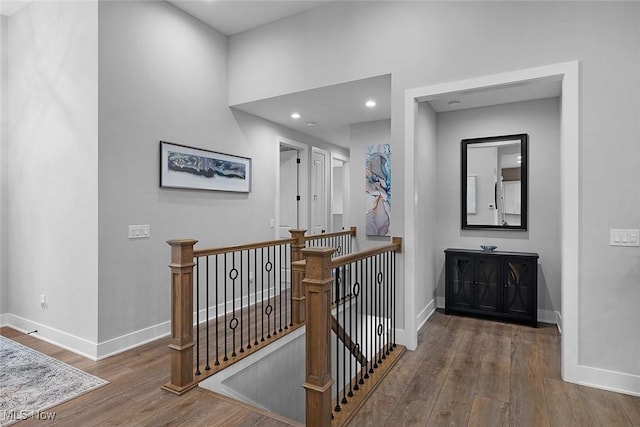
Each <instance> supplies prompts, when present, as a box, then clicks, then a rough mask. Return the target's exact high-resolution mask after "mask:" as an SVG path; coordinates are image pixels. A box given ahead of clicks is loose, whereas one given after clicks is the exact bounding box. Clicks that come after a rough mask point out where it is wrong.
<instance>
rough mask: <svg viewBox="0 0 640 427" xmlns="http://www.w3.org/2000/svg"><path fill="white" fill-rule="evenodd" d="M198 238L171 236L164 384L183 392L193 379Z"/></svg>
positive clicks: (179, 392)
mask: <svg viewBox="0 0 640 427" xmlns="http://www.w3.org/2000/svg"><path fill="white" fill-rule="evenodd" d="M197 242H198V241H197V240H169V241H168V242H167V243H168V244H169V246H171V264H169V267H170V268H171V344H169V348H170V349H171V382H169V383H167V384H165V385H164V386H163V388H164V389H165V390H168V391H170V392H172V393H176V394H182V393H184V392H186V391H187V390H189V389H191V388H192V387H194V386H195V385H196V383H194V381H193V346H194V344H193V266H194V265H195V263H194V262H193V246H194V245H195V244H196V243H197Z"/></svg>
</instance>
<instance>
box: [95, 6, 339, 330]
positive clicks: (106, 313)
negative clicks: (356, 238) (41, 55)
mask: <svg viewBox="0 0 640 427" xmlns="http://www.w3.org/2000/svg"><path fill="white" fill-rule="evenodd" d="M99 19H100V50H99V52H100V84H99V88H100V98H99V102H100V127H99V131H100V141H99V155H100V156H99V170H100V186H99V195H100V213H99V218H100V221H99V230H100V244H99V245H100V275H99V280H100V287H99V332H100V333H99V339H100V342H104V341H108V340H110V339H114V338H117V337H120V336H122V335H125V334H127V333H130V332H135V331H140V330H143V329H145V328H148V327H157V326H158V325H161V324H163V323H165V322H167V321H168V320H169V318H170V311H169V301H170V289H169V269H168V268H167V263H168V261H169V247H168V245H167V244H166V241H167V240H170V239H176V238H195V239H198V240H199V243H198V245H197V247H202V248H204V247H217V246H224V245H230V244H238V243H244V242H251V241H262V240H270V239H272V238H273V236H274V229H272V228H270V219H271V218H273V217H274V216H275V201H274V200H275V173H276V169H277V167H278V164H277V163H276V162H277V159H278V147H277V144H276V135H281V136H284V137H287V138H290V139H294V140H297V141H299V142H301V143H306V144H310V145H315V146H320V147H322V148H326V149H330V150H332V151H336V152H340V153H341V154H347V151H346V150H344V149H338V148H337V147H333V146H331V145H329V144H327V143H325V142H322V141H320V140H317V139H315V138H310V137H308V136H304V135H302V134H299V133H297V132H294V131H292V130H289V129H286V128H283V127H281V126H277V125H274V124H273V123H270V122H267V121H265V120H262V119H258V118H256V117H254V116H251V115H249V114H246V113H242V112H239V111H232V110H231V109H229V107H228V103H227V99H228V91H227V38H226V37H225V36H223V35H222V34H220V33H218V32H217V31H215V30H213V29H212V28H210V27H208V26H207V25H205V24H203V23H202V22H201V21H199V20H196V19H194V18H193V17H191V16H189V15H187V14H185V13H184V12H182V11H180V10H178V9H177V8H175V7H174V6H172V5H170V4H168V3H165V2H100V14H99ZM160 140H165V141H171V142H175V143H179V144H184V145H190V146H195V147H200V148H205V149H209V150H215V151H220V152H224V153H229V154H236V155H241V156H246V157H250V158H252V159H253V160H252V168H253V180H252V190H251V193H249V194H241V193H222V192H212V191H196V190H177V189H165V188H159V172H158V144H159V141H160ZM310 151H311V150H309V152H310ZM130 224H149V225H150V226H151V237H150V238H149V239H139V240H130V239H128V238H127V227H128V225H130Z"/></svg>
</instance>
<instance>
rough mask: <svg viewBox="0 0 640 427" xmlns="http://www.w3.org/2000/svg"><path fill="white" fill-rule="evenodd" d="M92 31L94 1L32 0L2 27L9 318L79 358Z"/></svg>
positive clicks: (92, 264)
mask: <svg viewBox="0 0 640 427" xmlns="http://www.w3.org/2000/svg"><path fill="white" fill-rule="evenodd" d="M97 27H98V6H97V3H95V2H91V3H89V2H82V3H80V2H38V3H31V4H29V5H28V6H26V7H25V8H24V9H22V10H21V11H20V12H18V13H16V14H15V15H12V16H11V17H10V18H9V30H8V91H9V97H8V108H9V118H10V122H9V132H8V138H9V146H8V159H11V161H10V162H8V182H9V183H10V184H9V186H8V192H7V201H8V205H7V206H8V210H7V221H8V232H7V237H8V255H7V256H8V258H7V260H8V264H7V265H9V266H11V267H10V269H9V271H8V281H9V288H8V292H9V303H8V307H7V310H8V312H9V313H10V319H9V320H10V321H11V323H12V324H14V325H17V326H21V327H24V328H34V329H36V328H37V329H38V330H39V334H40V336H42V337H43V338H45V339H51V340H55V341H57V342H60V343H62V344H63V345H64V344H69V343H70V342H77V343H78V345H79V348H78V350H79V351H81V352H90V349H91V344H92V343H95V342H96V341H97V338H98V327H97V317H96V312H97V310H98V275H97V271H98V221H97V212H98V91H97V87H98V86H97V83H98V55H97V52H98V30H97ZM41 294H44V295H46V298H47V306H46V308H41V306H40V295H41Z"/></svg>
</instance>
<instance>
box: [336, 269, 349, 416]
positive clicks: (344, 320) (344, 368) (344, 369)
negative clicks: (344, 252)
mask: <svg viewBox="0 0 640 427" xmlns="http://www.w3.org/2000/svg"><path fill="white" fill-rule="evenodd" d="M341 269H342V283H341V284H340V285H341V286H340V287H341V288H342V381H343V384H344V386H343V387H342V404H343V405H344V404H346V403H347V351H348V349H347V299H346V292H345V289H346V282H345V278H346V276H345V266H342V267H341ZM338 315H339V312H336V321H337V320H338ZM349 381H351V377H349Z"/></svg>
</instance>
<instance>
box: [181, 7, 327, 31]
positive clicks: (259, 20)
mask: <svg viewBox="0 0 640 427" xmlns="http://www.w3.org/2000/svg"><path fill="white" fill-rule="evenodd" d="M327 1H329V0H316V1H312V0H297V1H296V0H288V1H282V0H268V1H265V0H261V1H259V0H215V1H212V0H208V1H207V0H199V1H197V0H170V1H169V3H171V4H173V5H174V6H176V7H178V8H180V9H182V10H184V11H185V12H187V13H189V14H190V15H193V16H195V17H196V18H198V19H200V20H201V21H203V22H205V23H206V24H208V25H209V26H211V27H213V28H215V29H216V30H218V31H220V32H221V33H222V34H225V35H227V36H231V35H234V34H237V33H240V32H242V31H246V30H251V29H253V28H256V27H259V26H261V25H264V24H267V23H269V22H273V21H277V20H279V19H282V18H286V17H287V16H291V15H294V14H296V13H299V12H303V11H305V10H308V9H311V8H314V7H316V6H318V5H320V4H322V3H326V2H327Z"/></svg>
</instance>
